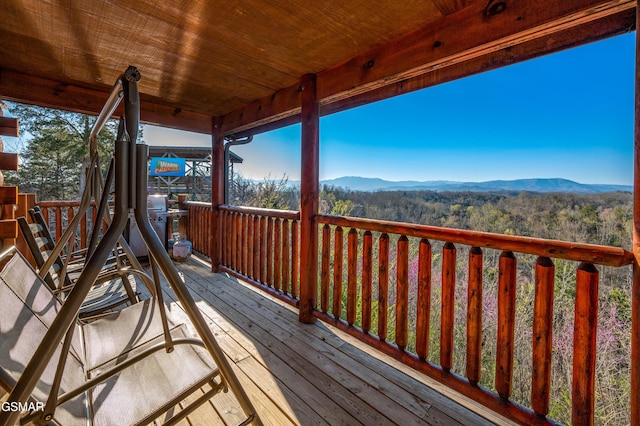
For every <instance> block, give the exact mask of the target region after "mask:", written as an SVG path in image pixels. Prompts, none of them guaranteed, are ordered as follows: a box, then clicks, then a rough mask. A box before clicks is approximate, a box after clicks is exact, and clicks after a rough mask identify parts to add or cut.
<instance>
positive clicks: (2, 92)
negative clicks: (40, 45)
mask: <svg viewBox="0 0 640 426" xmlns="http://www.w3.org/2000/svg"><path fill="white" fill-rule="evenodd" d="M114 81H115V78H114ZM111 89H112V86H109V87H107V86H105V89H104V90H98V89H87V88H84V87H80V86H76V85H72V84H63V83H60V82H57V81H54V80H48V79H45V78H41V77H34V76H30V75H26V74H23V73H18V72H15V71H11V70H0V99H6V100H9V101H15V102H22V103H27V104H34V105H39V106H44V107H49V108H55V109H61V110H65V111H72V112H79V113H83V114H89V115H97V114H98V113H99V112H100V110H101V109H102V107H103V105H104V103H105V101H106V100H107V98H108V97H109V93H110V92H111ZM140 99H141V105H140V120H141V121H142V122H143V123H147V124H155V125H159V126H164V127H170V128H174V129H180V130H188V131H192V132H198V133H206V134H211V120H212V116H211V115H208V114H202V113H198V112H192V111H186V110H182V109H180V108H175V107H172V106H168V105H163V104H160V103H158V102H157V101H156V100H155V99H153V98H150V97H148V96H145V95H144V94H141V95H140ZM120 114H122V106H121V107H120V108H118V109H117V110H116V114H115V115H116V116H118V115H120Z"/></svg>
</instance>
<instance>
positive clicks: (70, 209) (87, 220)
mask: <svg viewBox="0 0 640 426" xmlns="http://www.w3.org/2000/svg"><path fill="white" fill-rule="evenodd" d="M37 205H38V207H40V209H41V211H42V215H43V216H44V220H45V222H46V223H47V224H48V225H49V229H50V231H51V233H52V234H53V236H54V238H55V240H56V242H57V241H59V240H60V237H61V236H62V234H63V232H64V231H65V229H66V228H67V225H68V224H69V223H70V222H71V221H72V220H73V218H74V216H75V215H76V214H77V212H78V208H79V207H80V201H38V203H37ZM96 215H97V209H96V204H95V202H92V203H91V204H90V206H89V209H88V210H87V212H86V214H85V216H84V217H83V218H82V219H80V229H79V232H78V233H77V234H76V238H75V241H76V249H84V248H86V247H87V244H88V237H89V236H90V235H91V232H92V226H93V225H92V224H93V223H94V222H95V218H96Z"/></svg>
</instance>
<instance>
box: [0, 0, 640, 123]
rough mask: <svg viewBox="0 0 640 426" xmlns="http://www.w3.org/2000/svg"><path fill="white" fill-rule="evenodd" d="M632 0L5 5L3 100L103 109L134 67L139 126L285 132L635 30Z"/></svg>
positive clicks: (0, 67) (17, 1)
mask: <svg viewBox="0 0 640 426" xmlns="http://www.w3.org/2000/svg"><path fill="white" fill-rule="evenodd" d="M635 4H636V2H635V1H630V0H608V1H605V0H591V1H588V0H537V1H524V0H505V1H497V0H481V1H474V0H403V1H397V0H377V1H376V0H349V1H344V0H316V1H309V0H269V1H264V0H244V1H228V0H173V1H165V0H137V1H123V0H109V1H107V0H68V1H60V0H5V1H4V2H3V5H2V6H1V9H2V15H1V16H0V98H4V99H8V100H16V101H22V102H27V103H35V104H39V105H45V106H51V107H56V108H61V109H69V110H74V111H80V112H86V113H92V114H97V113H98V112H99V111H100V109H101V107H102V104H103V103H104V101H105V100H106V97H107V94H108V92H109V91H110V90H111V87H112V85H113V83H114V82H115V80H116V78H117V77H118V75H120V74H121V73H122V72H123V71H124V70H125V69H126V68H127V66H128V65H134V66H136V67H138V69H139V71H140V72H141V74H142V80H141V81H140V83H139V88H140V91H141V93H142V101H143V104H142V111H141V115H142V119H143V120H144V121H146V122H149V123H154V124H159V125H164V126H169V127H174V128H180V129H185V130H192V131H197V132H205V133H208V132H210V130H211V122H212V119H213V117H218V120H219V121H220V122H222V123H223V129H224V131H225V133H227V134H229V133H238V132H245V133H247V132H257V131H262V130H265V129H269V128H273V127H277V126H279V125H283V124H288V123H291V122H294V121H296V120H297V119H298V115H299V112H300V93H299V91H298V87H299V82H300V79H301V77H302V76H303V75H305V74H315V75H316V78H317V91H318V97H319V100H320V106H321V113H322V114H328V113H331V112H335V111H340V110H343V109H347V108H351V107H354V106H357V105H361V104H364V103H368V102H372V101H375V100H378V99H384V98H387V97H390V96H394V95H398V94H402V93H406V92H409V91H412V90H416V89H419V88H423V87H428V86H431V85H434V84H439V83H442V82H444V81H448V80H451V79H454V78H460V77H463V76H466V75H470V74H473V73H477V72H482V71H485V70H488V69H492V68H495V67H498V66H502V65H506V64H509V63H513V62H517V61H521V60H525V59H528V58H531V57H535V56H539V55H542V54H546V53H549V52H553V51H556V50H560V49H563V48H567V47H571V46H575V45H579V44H582V43H586V42H589V41H593V40H598V39H601V38H604V37H608V36H611V35H614V34H619V33H623V32H627V31H630V30H632V29H633V28H635Z"/></svg>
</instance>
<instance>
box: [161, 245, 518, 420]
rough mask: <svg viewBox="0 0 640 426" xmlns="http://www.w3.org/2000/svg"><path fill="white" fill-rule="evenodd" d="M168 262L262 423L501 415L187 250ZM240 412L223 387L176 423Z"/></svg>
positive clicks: (175, 310) (239, 416) (175, 307)
mask: <svg viewBox="0 0 640 426" xmlns="http://www.w3.org/2000/svg"><path fill="white" fill-rule="evenodd" d="M178 268H179V270H180V271H181V272H182V273H184V276H185V281H186V283H187V285H188V288H189V290H190V291H191V293H192V295H193V296H194V298H195V299H196V303H197V305H198V307H199V308H200V310H201V311H202V313H203V314H204V316H205V319H206V321H207V322H208V323H209V324H210V326H211V329H212V330H213V332H214V335H215V336H216V338H217V340H218V342H219V344H220V346H221V347H222V349H223V350H224V352H225V353H226V355H227V356H228V358H229V360H230V361H231V365H232V368H233V369H234V371H235V373H236V374H237V375H238V378H239V380H240V381H241V383H242V385H243V387H244V389H245V390H246V392H247V393H248V395H249V397H250V398H251V400H252V402H253V404H254V405H255V407H256V409H257V411H258V413H259V415H260V417H261V419H262V421H263V422H264V424H268V425H278V426H282V425H358V424H363V425H386V424H398V425H420V424H428V425H456V424H461V425H480V424H506V423H507V422H506V421H505V420H504V419H502V418H499V417H498V416H497V415H495V414H494V413H491V412H487V411H486V410H484V409H483V408H482V407H481V406H479V405H478V404H475V403H473V402H471V401H469V400H468V399H466V398H464V397H462V396H459V395H455V394H453V393H452V392H451V391H450V390H448V389H447V388H445V387H443V386H442V385H440V384H438V383H437V382H433V381H431V380H430V379H428V378H427V377H426V376H423V375H421V374H419V373H417V372H415V371H413V370H411V369H409V368H408V367H405V366H404V365H402V364H400V363H398V362H396V361H395V360H393V359H391V358H389V357H387V356H385V355H383V354H380V353H378V352H377V351H375V350H373V349H372V348H370V347H368V346H366V345H364V344H362V343H361V342H359V341H358V340H356V339H354V338H352V337H350V336H348V335H346V334H344V333H342V332H340V331H339V330H336V329H334V328H332V327H331V326H329V325H327V324H324V323H322V322H317V323H316V324H313V325H307V324H302V323H300V322H299V321H298V319H297V313H296V311H295V309H293V308H292V307H290V306H288V305H286V304H284V303H282V302H281V301H279V300H277V299H275V298H272V297H270V296H268V295H265V294H264V293H262V292H259V291H258V290H256V289H254V288H253V287H251V286H250V285H248V284H246V283H243V282H242V281H239V280H237V279H235V278H230V277H228V276H227V275H225V274H213V273H211V272H210V269H209V266H208V265H207V264H206V263H204V262H202V261H201V260H199V259H197V258H193V257H192V258H191V259H190V260H189V261H187V262H185V263H180V264H178ZM165 297H166V300H165V302H166V303H167V304H168V305H169V307H170V310H171V312H172V315H173V316H174V317H179V318H184V319H186V316H185V314H184V312H183V311H182V309H181V308H180V306H179V304H178V303H177V302H176V299H175V297H174V295H173V293H172V292H171V290H168V289H167V290H166V292H165ZM187 320H188V319H187ZM439 391H444V392H445V393H447V394H448V395H449V397H447V396H445V395H443V394H442V393H440V392H439ZM461 402H462V403H464V404H466V405H468V406H472V407H474V410H476V411H477V412H478V413H480V414H481V415H479V414H477V413H476V412H474V411H471V410H469V409H468V408H465V407H463V406H462V405H461V404H460V403H461ZM243 419H244V416H243V413H242V410H241V409H240V407H239V405H238V403H237V401H235V398H234V397H233V396H232V395H231V393H228V394H219V395H216V396H215V397H214V398H213V399H212V400H210V403H208V404H205V405H203V406H202V407H201V408H199V409H198V410H197V411H195V412H194V413H192V414H190V415H189V416H188V418H187V419H186V420H183V421H182V422H181V423H180V424H181V425H217V424H225V425H227V424H238V423H240V422H241V421H242V420H243Z"/></svg>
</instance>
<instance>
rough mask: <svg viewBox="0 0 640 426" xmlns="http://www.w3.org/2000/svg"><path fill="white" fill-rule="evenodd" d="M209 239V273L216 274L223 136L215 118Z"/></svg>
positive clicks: (222, 180) (221, 193) (218, 256)
mask: <svg viewBox="0 0 640 426" xmlns="http://www.w3.org/2000/svg"><path fill="white" fill-rule="evenodd" d="M211 144H212V146H211V236H210V237H211V239H210V240H209V253H211V271H212V272H218V267H219V266H220V253H221V249H222V247H221V241H220V235H221V233H220V226H221V221H220V220H219V218H220V206H221V205H222V204H224V185H225V181H224V168H225V167H227V165H226V164H224V134H223V133H222V126H221V125H220V122H219V120H218V118H217V117H214V118H213V122H212V129H211Z"/></svg>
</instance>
